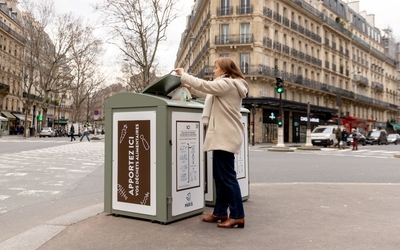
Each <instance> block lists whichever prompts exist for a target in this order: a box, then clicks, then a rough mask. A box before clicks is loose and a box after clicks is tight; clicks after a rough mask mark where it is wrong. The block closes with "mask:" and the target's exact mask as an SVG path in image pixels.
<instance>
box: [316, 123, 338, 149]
mask: <svg viewBox="0 0 400 250" xmlns="http://www.w3.org/2000/svg"><path fill="white" fill-rule="evenodd" d="M336 129H337V126H318V127H316V128H314V130H313V131H312V132H311V143H312V145H313V146H324V147H327V146H330V145H335V144H337V139H336V136H335V131H336Z"/></svg>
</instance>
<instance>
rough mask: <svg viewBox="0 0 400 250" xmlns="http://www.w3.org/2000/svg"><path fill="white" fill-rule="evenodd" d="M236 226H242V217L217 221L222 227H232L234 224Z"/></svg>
mask: <svg viewBox="0 0 400 250" xmlns="http://www.w3.org/2000/svg"><path fill="white" fill-rule="evenodd" d="M236 225H237V226H238V227H239V228H244V218H240V219H232V218H229V219H227V220H226V221H225V222H221V223H218V225H217V226H218V227H223V228H232V227H234V226H236Z"/></svg>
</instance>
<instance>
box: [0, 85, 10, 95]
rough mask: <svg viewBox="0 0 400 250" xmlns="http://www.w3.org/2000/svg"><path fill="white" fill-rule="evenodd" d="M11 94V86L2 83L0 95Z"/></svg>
mask: <svg viewBox="0 0 400 250" xmlns="http://www.w3.org/2000/svg"><path fill="white" fill-rule="evenodd" d="M9 92H10V86H8V85H7V84H4V83H0V95H4V96H6V95H8V93H9Z"/></svg>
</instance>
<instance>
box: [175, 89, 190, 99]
mask: <svg viewBox="0 0 400 250" xmlns="http://www.w3.org/2000/svg"><path fill="white" fill-rule="evenodd" d="M171 99H172V100H176V101H186V100H187V99H192V95H191V94H190V92H189V90H188V89H187V88H185V87H179V88H177V89H175V90H174V91H173V93H172V97H171Z"/></svg>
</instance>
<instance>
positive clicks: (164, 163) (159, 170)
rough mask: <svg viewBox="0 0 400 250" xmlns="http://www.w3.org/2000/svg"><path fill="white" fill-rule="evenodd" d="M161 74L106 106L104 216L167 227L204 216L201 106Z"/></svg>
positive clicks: (176, 78)
mask: <svg viewBox="0 0 400 250" xmlns="http://www.w3.org/2000/svg"><path fill="white" fill-rule="evenodd" d="M180 84H181V83H180V77H179V76H176V75H166V76H164V77H162V78H161V79H160V80H158V81H156V82H154V83H152V84H150V85H149V86H148V87H147V88H146V89H145V90H144V91H143V92H142V93H120V94H117V95H114V96H112V97H111V98H109V100H108V101H107V103H106V107H105V117H106V121H105V122H106V127H107V131H108V132H107V134H106V137H105V185H104V211H105V212H107V213H112V214H121V215H125V216H130V217H135V218H142V219H148V220H151V221H158V222H160V223H163V224H167V223H169V222H172V221H176V220H180V219H183V218H186V217H189V216H193V215H195V214H199V213H202V212H203V211H204V206H205V200H204V157H203V156H204V154H203V153H202V151H201V150H202V145H203V138H204V130H203V127H202V125H201V114H202V110H203V105H202V104H200V103H197V102H193V101H174V100H171V99H170V98H169V97H168V96H167V94H168V93H170V92H171V91H172V90H174V89H176V88H177V87H179V86H180Z"/></svg>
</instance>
